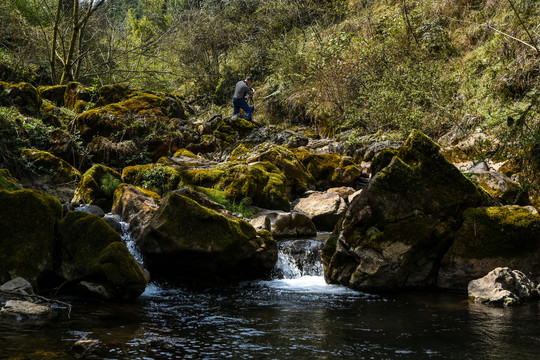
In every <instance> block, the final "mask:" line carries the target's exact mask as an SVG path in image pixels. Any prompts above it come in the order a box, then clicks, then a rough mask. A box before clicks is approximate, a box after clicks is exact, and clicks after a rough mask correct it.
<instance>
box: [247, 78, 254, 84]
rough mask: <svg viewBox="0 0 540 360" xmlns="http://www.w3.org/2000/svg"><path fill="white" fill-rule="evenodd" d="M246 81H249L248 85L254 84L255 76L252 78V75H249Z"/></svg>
mask: <svg viewBox="0 0 540 360" xmlns="http://www.w3.org/2000/svg"><path fill="white" fill-rule="evenodd" d="M246 83H247V84H248V85H251V84H253V78H252V77H251V76H248V77H247V78H246Z"/></svg>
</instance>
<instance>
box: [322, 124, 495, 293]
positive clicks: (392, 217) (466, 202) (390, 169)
mask: <svg viewBox="0 0 540 360" xmlns="http://www.w3.org/2000/svg"><path fill="white" fill-rule="evenodd" d="M493 203H494V201H493V199H492V198H491V197H490V196H489V195H488V194H487V193H486V192H485V191H483V190H482V189H481V188H480V187H478V186H477V185H475V184H474V183H473V182H472V181H470V180H469V179H468V178H467V177H465V176H464V175H463V174H462V173H461V172H460V171H459V170H458V169H457V168H456V167H455V166H454V165H452V164H450V163H449V162H448V161H447V160H446V159H445V158H444V157H443V156H442V155H441V154H440V153H439V146H438V145H437V144H435V143H434V142H433V141H431V140H430V139H429V138H428V137H427V136H425V135H424V134H423V133H421V132H419V131H413V132H412V133H411V135H410V136H409V138H408V139H407V141H406V142H405V144H404V145H403V146H402V147H401V148H400V149H399V151H398V153H397V154H396V156H394V157H393V160H392V161H391V162H390V164H389V165H388V166H386V167H385V168H384V169H382V170H381V171H380V172H378V173H377V175H376V176H375V177H374V178H373V179H372V181H371V182H370V183H369V184H368V186H367V187H366V188H365V189H364V190H363V191H362V193H361V194H360V195H358V196H357V197H356V198H355V199H354V200H353V201H352V203H351V205H350V207H349V209H348V211H347V213H346V214H345V217H344V219H343V222H342V224H341V228H340V229H339V237H338V239H337V243H336V245H335V253H334V254H333V255H332V257H331V259H330V261H329V262H328V263H326V264H325V276H326V279H327V281H329V282H332V283H341V284H344V285H347V286H350V287H353V288H359V289H396V288H403V287H419V286H434V285H435V284H436V280H437V270H438V266H439V263H440V260H441V259H442V257H443V255H444V253H445V252H446V250H447V249H448V247H449V246H450V245H451V242H452V235H453V233H454V232H455V231H456V230H457V229H458V228H459V227H460V225H461V222H462V216H463V215H462V214H463V211H464V210H465V209H467V208H469V207H478V206H486V205H490V204H493ZM326 259H328V257H326Z"/></svg>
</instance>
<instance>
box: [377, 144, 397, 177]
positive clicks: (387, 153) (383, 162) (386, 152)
mask: <svg viewBox="0 0 540 360" xmlns="http://www.w3.org/2000/svg"><path fill="white" fill-rule="evenodd" d="M397 153H398V151H397V150H396V149H394V148H386V149H383V150H382V151H381V152H380V153H379V154H377V156H375V158H374V159H373V161H372V162H371V168H370V172H371V175H372V176H375V175H376V174H377V173H378V172H379V171H381V170H382V169H384V168H385V167H387V166H388V165H389V164H390V162H391V161H392V159H393V158H394V156H396V155H397Z"/></svg>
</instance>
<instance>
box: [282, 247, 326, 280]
mask: <svg viewBox="0 0 540 360" xmlns="http://www.w3.org/2000/svg"><path fill="white" fill-rule="evenodd" d="M323 246H324V243H323V242H321V241H316V240H288V241H282V242H280V243H278V260H277V263H276V266H275V267H274V270H273V277H274V278H275V279H298V278H301V277H302V276H322V275H323V266H322V263H321V250H322V247H323Z"/></svg>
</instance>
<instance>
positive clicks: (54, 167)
mask: <svg viewBox="0 0 540 360" xmlns="http://www.w3.org/2000/svg"><path fill="white" fill-rule="evenodd" d="M21 156H22V157H23V158H24V159H25V160H26V161H28V162H29V163H32V164H33V165H34V166H35V167H36V169H37V171H38V172H39V173H41V174H44V175H46V176H50V177H51V179H52V182H53V183H54V184H66V183H69V182H73V181H77V180H79V179H80V178H81V173H80V172H79V170H77V169H75V168H74V167H73V166H71V165H70V164H68V162H67V161H65V160H63V159H60V158H58V157H56V156H54V155H53V154H51V153H48V152H46V151H42V150H37V149H25V150H23V151H22V152H21Z"/></svg>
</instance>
